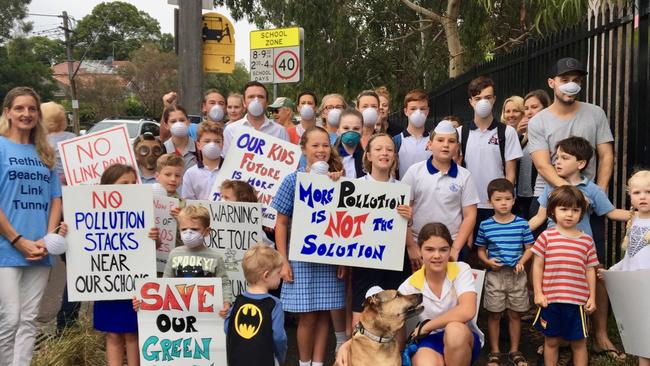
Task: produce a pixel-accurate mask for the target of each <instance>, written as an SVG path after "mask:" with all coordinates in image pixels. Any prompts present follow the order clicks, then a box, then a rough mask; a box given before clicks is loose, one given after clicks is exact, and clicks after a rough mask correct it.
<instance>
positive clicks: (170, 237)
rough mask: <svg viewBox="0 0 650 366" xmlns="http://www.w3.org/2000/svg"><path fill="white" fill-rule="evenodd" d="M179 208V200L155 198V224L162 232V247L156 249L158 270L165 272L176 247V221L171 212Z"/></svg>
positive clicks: (162, 197)
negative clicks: (170, 254) (171, 253)
mask: <svg viewBox="0 0 650 366" xmlns="http://www.w3.org/2000/svg"><path fill="white" fill-rule="evenodd" d="M176 207H178V199H177V198H174V197H167V196H158V195H156V196H153V210H154V215H155V217H156V218H155V220H156V221H155V222H156V227H157V228H158V231H159V232H160V247H158V248H157V249H156V270H157V271H158V272H164V271H165V266H166V265H167V258H168V257H169V252H171V250H172V249H174V248H175V247H176V228H177V225H176V219H175V218H174V217H172V214H171V210H173V209H174V208H176Z"/></svg>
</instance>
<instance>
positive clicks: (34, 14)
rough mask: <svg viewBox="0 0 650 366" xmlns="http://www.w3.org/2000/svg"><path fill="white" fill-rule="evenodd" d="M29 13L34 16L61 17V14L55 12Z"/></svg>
mask: <svg viewBox="0 0 650 366" xmlns="http://www.w3.org/2000/svg"><path fill="white" fill-rule="evenodd" d="M27 15H30V16H34V17H52V18H61V15H55V14H38V13H27Z"/></svg>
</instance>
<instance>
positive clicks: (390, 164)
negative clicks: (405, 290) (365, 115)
mask: <svg viewBox="0 0 650 366" xmlns="http://www.w3.org/2000/svg"><path fill="white" fill-rule="evenodd" d="M363 165H364V167H365V169H366V171H367V172H368V174H367V175H365V176H363V177H362V178H359V179H360V180H366V181H370V182H388V183H399V181H398V180H396V179H395V178H393V177H392V173H393V172H394V171H395V167H396V166H397V153H396V151H395V143H394V142H393V139H392V138H391V137H390V136H389V135H387V134H385V133H379V134H376V135H374V136H372V137H371V138H370V140H368V145H367V146H366V152H365V153H364V155H363ZM397 212H399V213H400V215H402V216H403V217H404V218H405V219H406V220H407V221H409V222H410V221H411V216H412V212H411V206H408V205H400V206H398V207H397ZM404 240H405V241H406V238H405V239H404ZM410 274H411V270H410V262H409V258H408V254H407V253H406V249H405V253H404V267H403V268H402V271H388V270H381V269H370V268H361V267H356V268H353V269H352V327H354V326H355V325H356V324H357V323H358V322H359V318H360V317H361V312H362V311H363V301H364V300H365V295H366V292H367V291H368V289H370V288H371V287H372V286H379V287H381V288H385V289H394V288H397V287H399V285H400V284H401V283H402V282H403V281H404V280H405V279H406V278H407V277H408V276H409V275H410Z"/></svg>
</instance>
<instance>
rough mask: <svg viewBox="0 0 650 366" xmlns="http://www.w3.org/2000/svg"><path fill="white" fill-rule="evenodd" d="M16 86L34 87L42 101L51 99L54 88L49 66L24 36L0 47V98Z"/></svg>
mask: <svg viewBox="0 0 650 366" xmlns="http://www.w3.org/2000/svg"><path fill="white" fill-rule="evenodd" d="M16 86H29V87H32V88H34V90H36V91H37V92H38V93H39V95H40V96H41V98H42V99H43V100H44V101H47V100H50V99H52V93H53V92H54V90H55V89H56V86H55V84H54V80H53V79H52V71H51V70H50V66H49V65H48V64H44V63H43V62H41V61H40V60H39V59H38V57H37V55H36V54H35V53H34V51H33V49H32V47H31V44H30V42H29V40H27V39H25V38H15V39H13V40H11V41H9V42H8V43H7V44H6V45H4V46H2V47H0V98H4V96H5V94H6V93H7V92H8V91H9V90H10V89H12V88H14V87H16Z"/></svg>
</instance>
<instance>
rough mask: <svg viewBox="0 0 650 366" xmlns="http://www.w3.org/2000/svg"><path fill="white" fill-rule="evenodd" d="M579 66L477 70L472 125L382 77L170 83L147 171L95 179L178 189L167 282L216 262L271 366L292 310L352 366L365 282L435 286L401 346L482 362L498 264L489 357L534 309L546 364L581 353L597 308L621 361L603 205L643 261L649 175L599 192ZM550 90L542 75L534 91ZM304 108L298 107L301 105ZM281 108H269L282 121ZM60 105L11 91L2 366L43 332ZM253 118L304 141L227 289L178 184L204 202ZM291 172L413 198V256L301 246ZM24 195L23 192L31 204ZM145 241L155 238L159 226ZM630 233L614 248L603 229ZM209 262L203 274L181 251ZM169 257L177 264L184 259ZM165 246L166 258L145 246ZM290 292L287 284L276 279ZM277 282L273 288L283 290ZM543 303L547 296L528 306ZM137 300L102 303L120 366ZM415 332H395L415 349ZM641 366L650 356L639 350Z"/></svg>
mask: <svg viewBox="0 0 650 366" xmlns="http://www.w3.org/2000/svg"><path fill="white" fill-rule="evenodd" d="M585 75H587V70H586V69H585V68H584V67H583V65H582V64H581V63H580V62H579V61H578V60H575V59H573V58H563V59H560V60H558V61H557V62H556V63H555V64H554V65H552V71H551V72H550V74H549V78H548V85H547V86H548V90H550V92H551V96H549V94H547V92H545V91H544V90H542V89H539V90H533V91H531V92H529V93H528V94H527V95H525V96H524V97H521V96H510V97H508V98H507V99H505V101H504V102H503V104H502V108H501V116H500V118H497V117H495V116H494V113H493V109H494V107H495V106H496V105H497V103H499V98H497V91H498V89H497V88H496V86H495V85H494V82H493V81H492V80H491V79H490V78H488V77H486V76H481V77H478V78H476V79H474V80H472V81H471V82H470V83H469V86H468V108H471V109H472V110H473V118H472V120H470V121H466V122H465V123H461V121H460V119H459V118H458V117H455V116H446V117H444V118H442V120H441V121H439V122H438V123H436V124H435V127H434V128H433V129H431V130H427V129H426V127H425V125H426V124H427V121H430V120H431V116H429V97H428V95H427V94H426V93H425V92H424V91H422V90H418V89H415V90H411V91H409V92H408V93H406V95H405V97H404V101H403V105H402V106H401V107H402V110H401V112H402V113H403V114H404V115H405V116H406V117H407V119H408V124H407V126H406V127H403V126H399V125H396V124H393V123H391V122H389V119H388V116H389V114H390V100H391V97H390V94H389V92H388V90H387V89H386V88H383V87H382V88H379V89H377V90H365V91H362V92H361V93H359V95H358V96H357V97H356V99H355V100H354V101H353V103H350V104H348V101H346V99H345V98H344V97H343V96H342V95H340V94H336V93H332V94H328V95H325V96H323V97H322V98H320V103H319V98H318V96H317V95H316V94H314V93H313V92H310V91H304V92H302V93H300V94H299V95H298V96H297V98H296V100H295V103H294V101H293V100H291V99H290V98H288V97H280V98H277V99H276V100H275V101H273V103H269V95H268V91H267V89H266V87H265V86H264V85H263V84H260V83H258V82H254V81H251V82H248V83H247V84H246V86H245V87H244V89H243V91H242V94H236V93H233V94H230V95H228V96H226V95H225V94H222V93H221V92H219V91H217V90H214V89H211V90H208V91H206V93H205V94H204V98H203V103H202V113H203V118H204V121H203V122H202V123H200V124H192V123H191V122H190V119H189V118H188V113H187V111H186V110H185V108H183V106H181V105H179V104H178V103H177V96H176V93H174V92H170V93H168V94H166V95H164V96H163V97H162V99H163V102H164V111H163V113H162V117H161V121H160V136H154V135H152V134H150V133H145V134H143V135H142V136H139V137H138V138H137V139H136V140H135V141H134V143H133V148H134V152H135V154H136V157H137V166H136V167H132V166H128V165H121V164H116V165H113V166H110V167H108V168H107V169H106V170H105V171H104V172H103V174H102V177H101V183H100V184H136V183H137V182H138V180H140V181H141V182H142V184H157V186H158V188H159V189H161V190H162V191H164V194H166V195H167V196H170V197H175V198H179V199H181V205H180V208H176V209H174V210H172V212H171V215H172V216H173V217H175V218H176V219H177V221H178V233H177V239H176V241H177V246H176V248H174V249H173V250H172V252H171V253H170V260H168V262H167V267H166V268H165V270H164V273H161V274H160V275H161V276H162V277H187V276H190V277H221V278H222V279H223V280H224V281H223V283H224V287H223V298H224V304H223V306H222V308H221V309H220V311H219V315H220V316H222V317H223V318H224V319H225V324H226V327H225V328H226V329H225V331H226V333H227V350H228V362H229V364H230V365H231V366H234V365H251V364H255V365H273V364H274V362H280V363H282V362H284V361H285V356H286V348H287V336H286V332H285V329H284V324H285V322H284V314H285V312H286V313H291V314H293V315H294V316H295V317H296V318H297V331H296V341H297V345H298V358H299V365H300V366H309V365H311V366H321V365H323V363H324V362H325V359H326V356H327V340H328V336H329V334H330V328H329V327H330V322H331V324H332V325H333V328H334V329H333V332H334V334H335V338H336V348H337V351H338V353H337V361H338V362H340V363H341V364H344V365H345V364H348V363H349V353H350V347H349V341H348V339H349V338H350V336H351V334H352V333H353V332H354V330H355V329H358V327H359V326H360V325H359V323H360V315H361V312H362V311H363V303H364V301H365V300H366V298H367V297H368V296H373V294H372V291H370V292H369V290H371V288H373V287H375V286H379V287H380V288H384V289H399V291H400V293H402V294H414V293H419V294H422V296H423V305H424V308H425V310H424V312H422V314H420V315H419V318H420V320H429V321H428V322H426V323H423V325H422V326H420V327H417V328H416V330H414V331H413V334H411V336H412V337H410V338H412V339H417V341H414V342H413V344H412V345H411V346H412V347H406V348H407V350H409V352H410V356H411V361H412V364H413V365H417V366H420V365H443V364H447V365H470V364H473V363H474V362H475V361H476V360H477V358H478V355H479V352H480V350H481V348H482V347H483V345H484V342H485V339H484V338H485V336H484V332H483V331H482V330H481V329H479V327H478V326H477V325H476V323H475V320H474V319H475V315H476V314H477V312H478V311H479V309H478V308H477V290H476V286H475V283H474V278H473V276H472V272H471V268H484V269H486V270H487V272H486V276H485V286H484V290H483V296H482V297H483V299H482V300H483V301H482V306H483V308H484V309H485V311H487V313H488V316H487V319H488V323H487V324H488V326H487V330H485V331H486V333H487V338H488V342H487V343H488V345H487V347H489V352H488V356H487V365H489V366H498V365H500V364H503V363H505V362H510V363H511V364H514V365H516V366H524V365H528V364H529V361H527V360H526V357H525V356H524V354H523V353H522V352H521V351H520V349H519V345H520V338H521V322H522V318H527V317H530V316H532V317H533V324H534V326H535V327H536V328H537V329H538V330H539V331H540V332H542V333H543V335H544V344H543V347H542V349H541V351H542V352H543V355H544V362H545V364H546V365H555V364H557V359H558V349H559V347H560V346H561V345H562V344H568V345H569V346H570V347H571V349H572V351H573V363H574V365H587V363H588V357H589V353H588V349H587V342H586V339H587V336H588V331H587V324H586V323H587V314H589V319H590V320H591V321H592V324H593V332H592V336H593V343H592V349H591V351H592V352H594V353H603V354H606V355H607V356H609V357H610V358H612V359H614V360H624V359H625V357H626V355H625V354H624V353H623V352H621V351H620V350H618V349H617V348H616V347H615V345H614V344H613V343H612V341H611V340H610V338H609V335H608V332H607V318H608V297H607V291H606V287H605V286H604V277H605V276H603V274H604V271H605V269H604V264H605V263H606V257H605V256H606V243H605V235H604V224H603V223H604V221H603V220H604V217H607V218H608V219H610V220H618V221H622V222H626V223H627V234H626V239H625V243H624V248H626V249H627V250H626V253H625V257H624V259H623V261H622V262H621V263H619V264H617V265H616V266H615V267H614V268H613V269H616V270H635V269H643V268H650V260H649V258H650V254H646V252H647V251H648V249H647V248H648V243H649V242H650V206H649V204H650V172H649V171H639V172H637V173H635V174H634V175H633V176H632V177H631V178H630V179H629V180H628V191H629V194H630V200H631V203H632V208H631V209H630V210H627V209H624V208H623V209H621V208H619V209H617V208H615V207H614V206H613V205H612V203H611V202H610V201H609V199H608V198H607V194H606V192H607V189H608V187H609V183H610V179H611V176H612V173H613V158H614V152H613V147H612V141H613V136H612V133H611V130H610V128H609V122H608V119H607V116H606V115H605V112H604V111H603V109H602V108H600V107H598V106H596V105H593V104H589V103H585V102H580V101H579V97H578V96H579V93H580V90H581V86H582V85H583V84H584V77H585ZM540 87H541V86H540ZM296 114H297V115H299V116H300V118H299V121H295V120H294V118H295V115H296ZM270 117H272V118H270ZM66 125H67V123H66V117H65V111H64V110H63V107H61V106H60V105H58V104H56V103H52V102H49V103H43V104H41V102H40V98H39V96H38V95H37V94H36V93H35V92H34V91H33V90H32V89H30V88H28V87H18V88H14V89H12V90H11V91H10V92H9V93H8V94H7V95H6V96H5V98H4V103H3V111H2V117H1V118H0V234H2V235H0V365H21V366H22V365H29V364H30V360H31V357H32V352H33V348H34V340H35V336H36V334H37V332H38V330H37V324H36V316H37V314H38V310H39V307H40V302H41V298H42V295H43V293H44V291H45V288H46V286H47V282H48V275H49V269H50V266H51V265H52V258H51V256H50V255H49V254H48V251H47V249H46V245H45V241H46V240H45V239H44V238H45V237H46V236H47V235H49V233H54V232H58V233H59V234H61V235H63V236H65V233H66V231H67V225H65V223H64V220H63V217H62V209H61V207H62V199H61V196H62V195H61V186H62V185H65V184H66V182H65V175H64V174H63V170H62V166H61V161H60V157H59V156H58V152H57V151H56V144H57V143H58V142H60V141H63V140H65V139H68V138H71V137H73V136H74V135H73V134H70V133H68V132H65V131H64V130H65V127H66ZM244 128H246V129H255V130H257V131H259V132H261V133H265V134H268V135H271V136H274V137H276V138H279V139H282V140H285V141H287V142H290V143H294V144H298V145H299V146H300V148H301V150H302V154H303V156H302V158H301V160H300V164H299V167H298V169H297V171H296V172H293V173H291V174H289V175H287V176H286V177H284V179H283V180H282V183H281V185H280V187H279V189H278V192H277V194H276V195H275V197H274V199H273V201H272V203H271V207H272V208H274V209H275V210H277V213H278V214H277V222H276V224H275V227H272V228H268V227H265V228H264V230H265V232H266V234H267V236H268V239H269V240H268V241H267V242H268V243H271V242H272V244H273V245H269V244H267V243H261V244H259V245H256V246H254V247H252V248H251V249H250V250H249V251H248V252H247V253H246V255H245V257H244V259H243V261H242V268H243V271H244V274H245V277H246V280H247V283H248V287H247V290H246V291H244V292H243V293H242V294H241V295H238V296H236V297H235V296H233V294H232V288H231V287H230V286H229V285H228V284H229V281H228V275H227V272H226V269H225V265H224V262H223V258H221V256H220V255H219V254H218V253H216V252H215V251H214V250H212V249H209V248H207V247H206V246H205V244H204V241H203V237H204V236H205V235H206V233H207V232H208V230H209V226H210V217H209V214H208V212H207V210H205V209H204V208H201V207H199V206H193V205H185V204H184V203H183V202H184V200H186V199H192V200H211V197H210V192H211V189H212V187H213V185H214V182H215V180H216V178H217V176H218V174H219V171H220V168H221V166H222V163H223V161H224V159H226V158H227V157H228V152H229V150H230V149H232V148H233V146H232V145H231V142H232V138H233V136H235V135H236V134H237V132H238V131H239V130H240V129H244ZM298 172H307V173H316V174H326V175H327V176H328V177H329V179H332V180H335V181H336V180H338V179H361V180H365V181H371V182H374V181H378V182H386V183H391V184H405V185H408V186H409V187H410V190H411V201H410V202H409V204H407V205H401V206H398V207H397V208H396V210H397V213H398V214H399V215H400V216H402V217H403V218H404V219H405V221H407V222H408V227H407V232H406V235H405V237H404V243H403V245H404V263H403V268H402V270H401V271H389V270H384V269H367V268H356V267H352V268H346V267H343V266H334V265H328V264H317V263H309V262H300V261H293V260H289V258H288V253H289V246H290V245H291V243H290V240H289V239H290V228H291V222H292V217H293V216H294V214H300V213H299V212H294V200H295V185H296V179H297V173H298ZM220 197H221V200H224V201H239V202H256V201H257V196H256V191H255V189H254V188H253V187H251V186H250V185H249V184H248V183H246V182H243V181H237V180H227V181H225V182H224V183H223V184H222V185H221V187H220ZM28 203H29V204H28ZM149 237H150V238H151V239H152V240H153V241H155V242H157V243H159V233H158V230H157V229H156V228H152V229H151V230H150V232H149ZM609 245H612V246H614V245H619V243H609ZM185 257H188V258H189V257H200V258H209V259H211V260H210V261H207V260H206V261H204V262H205V263H210V266H209V267H204V268H202V270H201V271H199V272H200V273H198V272H196V271H194V272H192V273H190V272H188V270H187V269H186V268H185V267H183V266H180V265H177V264H178V263H182V262H183V260H182V258H185ZM174 258H176V259H179V258H180V259H179V260H174ZM152 260H155V258H152ZM278 287H280V290H279V292H274V290H275V289H277V288H278ZM269 292H271V293H273V294H275V295H278V296H274V295H271V294H270V293H269ZM250 303H254V304H256V306H257V307H258V308H260V309H263V313H264V317H265V318H266V319H271V320H272V326H271V327H269V328H265V330H264V331H261V332H259V334H258V335H257V336H256V337H252V338H251V339H245V338H242V337H241V336H239V335H238V332H235V331H233V319H232V317H231V314H233V311H236V310H237V309H239V308H240V307H242V306H245V305H246V304H250ZM531 303H534V305H535V306H536V308H535V309H534V310H532V311H531V305H532V304H531ZM139 306H140V302H139V300H138V299H137V298H135V299H133V301H131V300H113V301H97V302H95V304H94V326H95V328H96V329H97V330H99V331H102V332H105V333H106V360H107V364H108V365H122V364H123V363H124V362H125V361H126V362H127V363H128V365H129V366H132V365H138V364H139V347H138V337H137V331H138V329H137V317H136V311H137V310H138V308H139ZM78 309H79V304H77V303H70V302H68V300H67V295H66V292H64V296H63V303H62V306H61V311H60V312H59V316H58V319H57V325H58V328H59V329H60V330H62V329H64V328H65V327H66V326H74V323H75V322H76V313H77V312H78ZM503 315H505V317H506V318H507V321H508V327H507V329H508V333H509V341H510V347H509V349H508V350H507V352H502V350H501V349H500V346H499V339H500V334H499V333H500V329H501V328H500V322H501V317H502V316H503ZM405 342H406V333H405V332H403V333H402V335H401V336H400V337H399V344H400V346H401V347H405V346H406V344H405ZM639 365H644V366H649V365H650V360H649V359H647V358H643V357H640V358H639Z"/></svg>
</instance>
